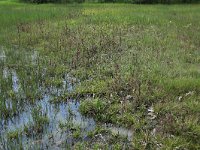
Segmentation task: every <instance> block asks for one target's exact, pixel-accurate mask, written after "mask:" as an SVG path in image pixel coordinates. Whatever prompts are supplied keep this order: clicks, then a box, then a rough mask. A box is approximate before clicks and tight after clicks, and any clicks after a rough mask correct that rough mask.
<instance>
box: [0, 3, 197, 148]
mask: <svg viewBox="0 0 200 150" xmlns="http://www.w3.org/2000/svg"><path fill="white" fill-rule="evenodd" d="M199 7H200V5H198V4H197V5H131V4H88V3H85V4H80V5H74V4H73V5H72V4H70V5H58V4H57V5H56V4H44V5H33V4H24V3H18V2H11V1H0V22H1V27H0V45H2V46H3V47H2V49H1V50H2V51H4V53H5V55H6V61H4V60H2V59H1V58H0V61H1V63H0V68H1V70H2V71H1V72H0V87H1V95H0V115H1V118H4V119H6V118H9V117H12V116H14V115H17V114H19V113H20V111H21V108H23V107H26V104H27V103H28V104H29V103H30V104H34V103H35V101H36V100H37V99H40V98H41V97H42V90H40V89H46V88H47V89H48V88H49V89H50V88H52V87H53V88H55V89H59V88H60V87H61V86H62V80H63V78H65V75H66V74H70V75H72V76H74V77H75V78H77V79H79V80H80V83H77V81H72V82H74V84H75V90H74V91H72V92H66V93H64V94H61V95H60V97H58V96H56V97H55V102H56V103H59V102H61V101H63V100H66V99H68V98H77V97H78V98H81V106H80V112H81V113H82V114H84V115H86V116H92V117H93V118H94V119H95V120H96V121H98V122H104V123H105V122H106V123H112V124H118V125H120V126H125V127H129V128H131V129H132V130H133V131H134V133H135V134H134V137H133V142H132V145H133V147H134V148H135V149H156V148H161V149H182V148H186V149H199V148H200V145H199V143H198V139H199V138H200V137H199V136H200V131H199V127H200V120H199V107H200V104H199V100H200V97H199V92H200V81H199V77H200V70H199V67H200V51H199V46H200V43H199V41H200V28H199V26H200V22H199V19H198V18H199V17H200V13H199ZM122 12H123V13H122ZM0 54H1V53H0ZM35 55H36V57H35ZM5 68H7V70H8V75H7V76H6V77H4V76H5V75H4V73H3V70H4V69H5ZM12 70H15V71H16V74H17V76H18V78H19V81H18V85H19V91H18V92H15V91H14V90H13V82H14V81H13V73H12ZM57 92H58V90H57ZM58 93H59V92H58ZM7 99H9V101H10V102H11V104H12V107H8V105H7ZM53 101H54V100H53ZM150 108H151V109H150ZM36 116H37V115H36ZM36 120H40V121H41V122H42V123H43V122H48V121H47V120H48V119H46V118H45V119H44V118H42V119H36ZM36 124H38V125H39V124H40V123H36ZM9 135H10V136H9V137H11V139H12V138H15V137H17V136H18V135H17V132H13V133H11V134H9ZM73 136H74V137H75V138H78V137H79V136H80V130H77V132H74V135H73ZM119 143H120V142H119ZM119 143H118V144H119ZM78 144H79V145H82V144H83V145H84V144H86V143H81V142H78ZM118 146H119V145H117V143H116V147H118ZM97 147H98V145H97Z"/></svg>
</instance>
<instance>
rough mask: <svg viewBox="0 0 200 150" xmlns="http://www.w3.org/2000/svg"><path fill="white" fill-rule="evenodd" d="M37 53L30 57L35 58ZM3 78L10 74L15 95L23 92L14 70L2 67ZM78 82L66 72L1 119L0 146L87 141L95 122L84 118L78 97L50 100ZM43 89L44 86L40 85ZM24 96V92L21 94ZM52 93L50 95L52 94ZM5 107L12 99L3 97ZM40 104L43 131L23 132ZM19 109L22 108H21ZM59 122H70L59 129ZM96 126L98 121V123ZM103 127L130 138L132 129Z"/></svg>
mask: <svg viewBox="0 0 200 150" xmlns="http://www.w3.org/2000/svg"><path fill="white" fill-rule="evenodd" d="M35 57H37V53H34V56H32V58H33V61H35ZM2 75H3V79H4V80H7V79H8V78H9V77H11V84H12V90H13V92H14V93H15V94H18V95H20V94H22V93H23V92H22V89H21V83H20V78H19V77H18V74H17V72H16V71H15V70H13V69H12V70H9V69H8V68H4V69H3V70H2ZM74 81H76V82H79V81H78V80H77V79H75V78H73V77H71V76H70V75H68V74H67V75H66V76H65V78H64V79H63V85H62V86H61V88H56V87H50V88H48V89H45V90H41V91H43V93H42V98H41V99H40V100H39V99H38V100H36V101H35V103H34V104H24V106H23V108H22V111H19V114H17V115H15V116H14V117H11V118H8V119H1V120H0V134H1V137H0V149H13V148H15V149H19V148H20V146H22V145H23V146H22V147H23V148H24V149H60V148H61V147H62V146H65V147H66V146H69V147H70V146H72V145H73V143H75V142H78V141H86V140H88V138H87V133H88V132H89V131H92V130H94V129H95V127H96V123H95V121H94V120H93V119H92V118H88V117H84V116H82V115H81V114H80V112H79V106H80V102H79V101H78V100H74V99H70V100H67V101H66V102H61V103H59V104H53V103H51V102H50V101H51V100H52V99H53V98H56V97H58V96H60V95H62V94H64V93H66V92H72V91H73V88H74V86H73V82H74ZM39 89H43V87H39ZM22 95H23V94H22ZM52 95H53V96H52ZM5 101H6V107H7V108H12V107H13V106H12V100H11V99H6V100H5ZM37 106H40V108H41V111H42V114H45V116H46V117H47V118H48V119H49V123H48V124H46V125H45V127H44V130H43V132H41V133H37V134H31V136H27V135H25V134H24V133H23V130H24V128H25V127H29V126H30V125H32V124H34V120H33V116H32V112H33V109H35V107H37ZM20 109H21V108H20ZM60 124H66V125H68V124H71V125H72V129H71V128H70V127H68V126H67V127H64V128H61V127H60ZM98 125H99V124H98ZM102 127H104V128H107V129H109V130H111V131H112V132H113V133H114V134H120V135H122V136H126V137H127V138H128V139H129V140H132V136H133V133H132V131H131V130H128V129H126V128H122V127H116V126H113V125H102ZM74 128H79V129H80V130H81V132H80V133H81V135H80V138H78V139H77V138H74V137H73V135H72V134H73V131H72V130H74ZM16 130H18V131H22V135H19V136H18V138H17V139H16V140H14V139H12V140H9V139H8V136H7V135H8V133H9V132H10V131H16Z"/></svg>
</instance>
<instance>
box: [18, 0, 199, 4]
mask: <svg viewBox="0 0 200 150" xmlns="http://www.w3.org/2000/svg"><path fill="white" fill-rule="evenodd" d="M22 1H24V2H31V3H73V2H75V3H83V2H85V1H90V2H100V3H104V2H108V3H109V2H112V3H115V2H117V3H133V4H159V3H160V4H177V3H198V2H200V0H22Z"/></svg>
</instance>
